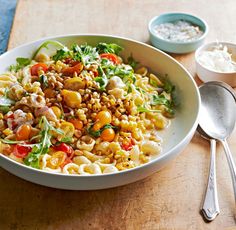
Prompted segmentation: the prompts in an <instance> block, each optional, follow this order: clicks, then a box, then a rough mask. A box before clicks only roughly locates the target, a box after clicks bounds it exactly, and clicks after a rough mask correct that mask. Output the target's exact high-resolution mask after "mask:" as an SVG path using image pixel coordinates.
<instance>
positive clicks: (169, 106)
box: [151, 94, 174, 115]
mask: <svg viewBox="0 0 236 230" xmlns="http://www.w3.org/2000/svg"><path fill="white" fill-rule="evenodd" d="M151 105H165V106H166V108H165V110H166V112H168V113H169V114H171V115H174V110H173V107H174V103H173V101H171V100H168V99H167V98H166V97H165V95H163V94H161V95H153V96H152V101H151Z"/></svg>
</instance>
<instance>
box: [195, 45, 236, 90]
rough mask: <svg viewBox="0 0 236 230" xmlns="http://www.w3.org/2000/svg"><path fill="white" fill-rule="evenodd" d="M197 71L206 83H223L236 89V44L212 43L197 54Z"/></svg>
mask: <svg viewBox="0 0 236 230" xmlns="http://www.w3.org/2000/svg"><path fill="white" fill-rule="evenodd" d="M195 61H196V71H197V75H198V77H199V78H200V79H201V80H202V81H204V82H207V81H223V82H226V83H228V84H229V85H231V86H233V87H236V44H233V43H229V42H212V43H208V44H205V45H203V46H201V47H199V48H198V49H197V51H196V53H195Z"/></svg>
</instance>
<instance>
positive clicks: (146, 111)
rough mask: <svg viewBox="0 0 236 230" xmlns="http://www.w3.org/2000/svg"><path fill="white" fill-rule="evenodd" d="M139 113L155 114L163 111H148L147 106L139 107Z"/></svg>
mask: <svg viewBox="0 0 236 230" xmlns="http://www.w3.org/2000/svg"><path fill="white" fill-rule="evenodd" d="M137 111H138V112H140V113H150V112H154V113H161V110H153V109H147V108H146V107H145V106H141V105H139V106H137Z"/></svg>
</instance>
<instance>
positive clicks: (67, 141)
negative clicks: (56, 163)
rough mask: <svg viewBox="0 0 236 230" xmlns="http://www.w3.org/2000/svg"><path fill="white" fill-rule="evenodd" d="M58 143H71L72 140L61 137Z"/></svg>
mask: <svg viewBox="0 0 236 230" xmlns="http://www.w3.org/2000/svg"><path fill="white" fill-rule="evenodd" d="M60 142H64V143H71V142H72V138H71V137H63V138H62V139H61V141H60Z"/></svg>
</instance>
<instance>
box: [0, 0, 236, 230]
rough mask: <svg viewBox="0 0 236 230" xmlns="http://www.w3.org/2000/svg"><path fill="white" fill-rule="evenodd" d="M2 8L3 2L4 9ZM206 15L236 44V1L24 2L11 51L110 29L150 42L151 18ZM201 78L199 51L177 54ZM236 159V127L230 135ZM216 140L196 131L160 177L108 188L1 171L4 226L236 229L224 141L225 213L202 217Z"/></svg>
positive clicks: (219, 36) (221, 182)
mask: <svg viewBox="0 0 236 230" xmlns="http://www.w3.org/2000/svg"><path fill="white" fill-rule="evenodd" d="M0 7H1V6H0ZM173 11H174V12H176V11H179V12H187V13H191V14H195V15H197V16H199V17H201V18H203V19H205V20H206V21H207V23H208V25H209V27H210V31H209V34H208V36H207V41H208V42H210V41H216V40H219V41H222V40H224V41H231V42H234V43H236V34H235V22H236V14H235V12H236V4H235V0H228V1H224V3H223V2H222V1H221V0H208V1H205V0H199V1H185V0H178V1H175V0H166V1H161V0H146V1H141V0H136V1H135V0H123V1H118V0H114V1H111V0H110V1H109V0H100V1H98V0H90V1H87V0H41V1H34V0H20V1H19V2H18V5H17V9H16V14H15V18H14V23H13V27H12V31H11V36H10V40H9V49H11V48H14V47H16V46H18V45H21V44H23V43H26V42H29V41H33V40H36V39H39V38H41V37H45V36H50V35H58V34H69V33H103V34H112V35H119V36H125V37H129V38H133V39H136V40H139V41H142V42H148V30H147V24H148V21H149V20H150V19H151V18H152V17H154V16H156V15H158V14H160V13H164V12H173ZM174 57H175V58H176V59H177V60H178V61H180V62H181V63H182V64H183V65H184V66H185V67H186V68H187V69H188V70H189V71H190V73H191V74H192V75H193V76H194V78H195V80H196V81H197V83H198V84H199V83H200V80H199V79H198V78H197V76H196V73H195V64H194V53H191V54H186V55H174ZM229 145H230V148H231V150H232V152H233V154H234V159H235V160H236V156H235V153H236V131H235V130H234V133H233V134H232V136H231V137H230V138H229ZM209 157H210V155H209V143H208V141H206V140H204V139H202V138H201V137H200V136H199V135H198V134H195V136H194V137H193V139H192V141H191V143H190V144H189V145H188V146H187V148H186V149H185V150H184V151H183V152H182V153H181V154H180V155H179V156H178V157H177V158H176V159H175V160H173V161H172V162H171V163H170V164H168V165H167V166H166V167H165V168H164V169H162V170H161V171H159V172H157V173H155V174H154V175H152V176H150V177H148V178H146V179H144V180H142V181H139V182H136V183H133V184H130V185H126V186H122V187H118V188H113V189H107V190H101V191H63V190H57V189H51V188H47V187H43V186H39V185H36V184H33V183H30V182H27V181H24V180H22V179H19V178H18V177H16V176H13V175H11V174H9V173H8V172H6V171H5V170H3V169H0V213H1V214H0V229H3V230H5V229H12V230H15V229H17V230H18V229H19V230H21V229H27V230H28V229H30V230H31V229H40V230H41V229H43V230H45V229H50V230H51V229H59V230H64V229H107V230H108V229H109V230H110V229H122V230H123V229H233V227H234V226H235V219H234V215H235V214H236V209H235V202H234V196H233V188H232V184H231V179H230V173H229V169H228V165H227V162H226V158H225V155H224V152H223V149H222V146H220V145H218V146H217V183H218V195H219V205H220V209H221V213H220V215H219V216H218V217H217V218H216V220H215V221H213V222H211V223H205V222H204V221H203V219H202V217H201V215H200V214H199V209H200V207H201V203H202V198H203V195H204V192H205V187H206V182H207V174H208V166H209Z"/></svg>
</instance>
